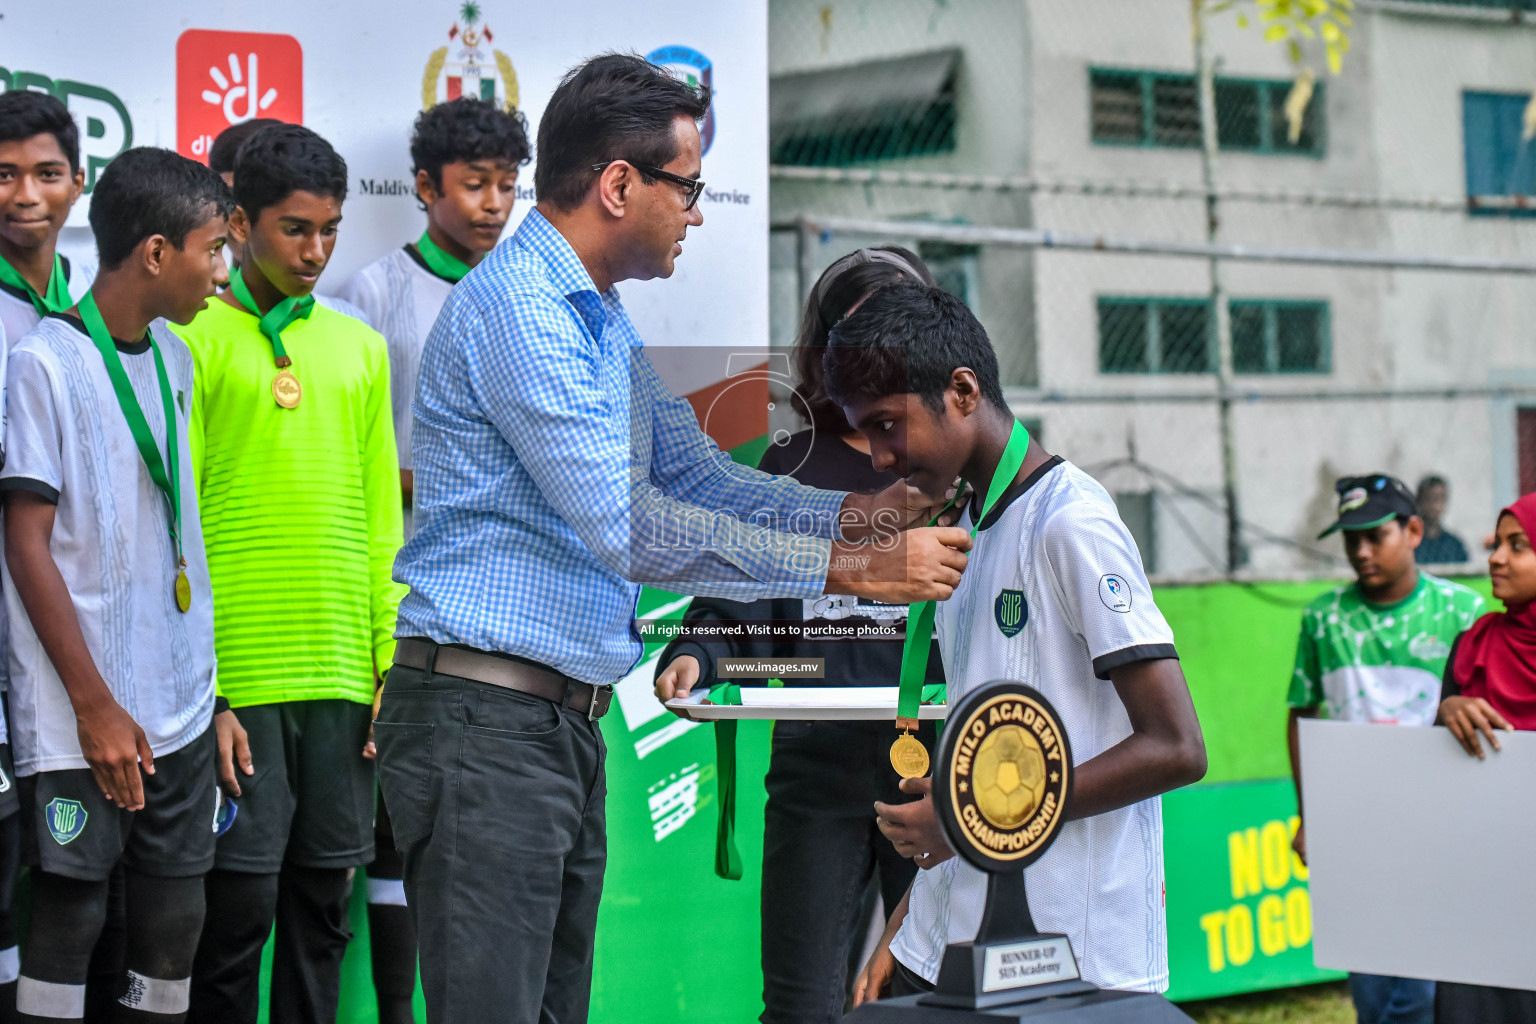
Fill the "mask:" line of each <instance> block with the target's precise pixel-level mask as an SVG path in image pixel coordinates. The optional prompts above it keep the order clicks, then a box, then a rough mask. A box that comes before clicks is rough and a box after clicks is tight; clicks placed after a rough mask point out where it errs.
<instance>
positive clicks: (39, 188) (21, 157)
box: [0, 89, 96, 372]
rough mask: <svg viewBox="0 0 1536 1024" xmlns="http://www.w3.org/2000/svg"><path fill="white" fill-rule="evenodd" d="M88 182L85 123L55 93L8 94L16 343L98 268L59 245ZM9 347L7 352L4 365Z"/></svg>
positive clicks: (2, 203)
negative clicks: (83, 150) (83, 152)
mask: <svg viewBox="0 0 1536 1024" xmlns="http://www.w3.org/2000/svg"><path fill="white" fill-rule="evenodd" d="M84 188H85V169H84V168H83V167H81V166H80V130H79V128H78V127H77V126H76V124H75V119H74V118H73V117H72V116H71V115H70V113H69V109H68V108H67V107H65V106H64V104H63V103H61V102H60V101H59V100H57V99H55V98H54V97H53V96H50V95H48V94H47V93H42V92H33V91H31V90H29V89H13V90H11V91H9V92H6V93H4V94H3V95H0V328H3V329H4V338H5V340H6V346H5V347H6V348H7V349H10V348H14V347H15V345H16V343H17V342H18V341H20V340H21V339H22V336H23V335H25V334H26V333H27V332H28V331H30V330H31V329H32V328H34V327H36V326H37V322H38V321H39V320H41V319H42V318H43V317H45V316H47V315H48V314H49V313H50V312H54V313H57V312H61V311H63V310H65V309H68V308H69V307H70V306H72V305H74V304H75V302H76V300H78V299H79V298H80V297H81V296H82V295H84V294H85V293H86V292H87V291H88V290H89V289H90V287H91V281H92V280H94V279H95V277H96V268H95V267H94V266H92V265H91V264H90V263H89V262H88V261H81V260H77V261H73V262H72V261H70V260H69V259H67V258H66V257H64V256H63V255H62V254H61V253H60V252H59V251H58V245H59V232H60V231H62V230H64V222H65V220H66V219H67V218H68V217H69V211H70V210H71V209H73V208H74V205H75V203H76V201H77V200H79V198H80V194H81V192H82V191H83V190H84ZM4 358H5V353H3V352H0V372H3V371H4V368H5V365H4Z"/></svg>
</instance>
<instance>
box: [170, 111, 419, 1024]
mask: <svg viewBox="0 0 1536 1024" xmlns="http://www.w3.org/2000/svg"><path fill="white" fill-rule="evenodd" d="M346 193H347V170H346V164H345V163H344V162H343V161H342V159H341V157H339V156H338V155H337V154H336V152H335V150H333V149H332V148H331V147H330V145H329V144H327V143H326V141H325V140H324V139H322V138H320V136H318V135H316V134H315V133H314V132H312V131H310V130H309V129H307V128H303V127H301V126H299V125H290V124H281V125H272V126H269V127H267V128H264V129H263V130H262V131H260V132H258V133H256V134H255V135H253V136H252V137H251V138H250V139H248V140H247V141H246V142H245V143H244V144H243V145H242V146H241V147H240V153H239V156H238V157H237V159H236V165H235V201H236V203H237V206H236V209H235V212H234V214H233V216H232V217H231V220H230V230H231V234H232V235H233V236H234V238H235V240H236V242H237V243H238V251H239V253H240V260H241V263H240V267H239V269H238V271H237V272H236V273H235V275H233V277H232V280H231V282H230V287H229V289H228V290H227V291H225V292H224V293H223V294H221V295H220V296H219V299H218V301H216V302H214V303H212V304H210V306H209V308H208V309H207V310H205V311H204V312H203V313H202V314H200V315H199V316H198V317H197V319H196V320H194V321H193V322H192V324H191V325H190V326H188V327H186V328H183V329H182V330H181V332H180V333H181V336H182V337H183V338H184V339H185V340H186V342H187V346H188V348H189V349H190V350H191V352H192V357H193V360H194V361H195V363H196V366H197V385H196V387H195V389H194V392H193V396H192V426H191V445H192V458H193V461H194V468H195V470H196V472H197V479H198V486H199V496H200V498H201V504H202V523H203V531H204V534H205V535H206V537H207V546H208V568H209V573H210V576H211V579H212V581H213V589H214V592H215V593H217V594H218V597H219V600H218V604H217V605H216V607H215V610H214V614H215V622H214V625H215V636H216V638H217V643H218V656H219V693H220V695H221V697H223V698H224V699H225V700H227V701H228V703H229V705H230V707H231V708H232V710H231V711H230V712H227V713H225V714H221V715H220V716H219V717H220V751H219V754H220V763H221V767H220V775H221V778H222V779H223V780H224V782H225V785H226V790H227V791H228V792H229V793H230V794H231V795H232V796H234V797H235V799H236V801H237V807H238V809H239V810H238V813H237V814H236V816H235V819H234V821H233V823H232V824H231V825H230V827H229V829H228V831H226V832H225V833H224V834H223V835H221V836H220V837H219V843H218V852H217V859H216V862H215V867H214V870H213V871H211V872H209V875H208V879H207V896H208V908H209V909H208V915H207V922H206V924H205V926H204V929H203V935H202V938H201V941H200V943H199V947H198V953H197V961H196V965H195V967H194V971H193V993H192V1019H194V1020H210V1021H212V1020H217V1021H239V1022H253V1021H255V1019H256V1016H257V1011H258V1006H259V1003H260V992H259V977H260V967H261V951H262V947H263V946H264V945H265V943H266V940H267V937H268V936H269V935H271V934H272V931H273V924H274V921H275V922H276V929H277V930H276V943H275V950H274V961H273V969H272V986H271V1019H272V1020H273V1021H274V1022H275V1024H281V1022H284V1021H296V1020H306V1021H307V1020H331V1019H334V1017H335V1014H336V1007H337V1000H338V998H339V993H340V984H341V973H340V972H341V960H342V955H343V954H344V952H345V950H346V944H347V941H348V940H349V939H350V937H351V936H350V933H349V931H348V929H347V915H346V909H347V897H348V894H349V892H350V889H351V882H350V872H351V871H352V869H354V868H356V867H358V866H360V865H362V864H366V863H368V862H369V861H370V860H371V859H372V858H373V815H374V785H375V783H374V773H373V765H372V762H371V761H369V760H367V759H366V757H365V751H364V748H365V745H366V744H367V742H368V732H369V723H370V720H371V718H372V715H371V708H372V703H373V694H374V687H375V681H376V679H377V677H378V675H379V673H382V672H383V671H384V670H385V669H387V668H388V667H389V665H390V663H391V660H392V659H393V657H394V640H393V638H392V633H393V631H394V626H395V612H396V606H397V604H398V602H399V599H400V595H401V592H402V591H403V588H401V587H399V586H398V585H396V584H395V583H394V582H393V581H392V580H391V579H390V574H391V569H392V565H393V562H394V556H395V553H396V552H397V551H398V550H399V549H400V544H401V536H400V476H399V470H398V468H397V466H396V464H395V437H394V428H393V425H392V423H391V421H390V412H389V357H388V353H387V350H386V347H385V344H384V339H383V338H382V337H380V336H379V335H378V333H376V332H375V331H373V330H372V329H370V328H369V327H368V326H367V325H366V324H364V323H362V322H361V321H360V320H357V319H355V318H353V317H349V316H345V315H342V314H339V313H337V312H336V311H334V310H332V309H329V308H327V307H326V306H324V305H322V304H319V303H317V302H316V301H315V299H314V296H313V292H314V288H315V285H316V283H317V282H318V281H319V278H320V274H321V272H322V271H323V270H324V269H325V266H326V263H327V262H328V261H329V260H330V256H331V250H332V248H333V247H334V246H335V243H336V231H337V226H338V224H339V223H340V221H341V205H342V201H343V199H345V197H346ZM246 750H248V755H247V756H248V761H244V762H243V763H241V764H240V767H239V769H238V770H237V768H236V762H237V761H241V760H242V758H241V755H242V751H246Z"/></svg>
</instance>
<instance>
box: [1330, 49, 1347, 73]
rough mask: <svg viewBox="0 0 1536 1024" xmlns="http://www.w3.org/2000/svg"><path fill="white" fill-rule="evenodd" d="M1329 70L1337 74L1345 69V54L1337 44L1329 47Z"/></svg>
mask: <svg viewBox="0 0 1536 1024" xmlns="http://www.w3.org/2000/svg"><path fill="white" fill-rule="evenodd" d="M1328 70H1329V71H1330V72H1332V73H1333V74H1335V75H1337V74H1339V73H1341V72H1342V71H1343V70H1344V54H1343V53H1342V52H1340V50H1339V48H1338V47H1337V46H1329V47H1328Z"/></svg>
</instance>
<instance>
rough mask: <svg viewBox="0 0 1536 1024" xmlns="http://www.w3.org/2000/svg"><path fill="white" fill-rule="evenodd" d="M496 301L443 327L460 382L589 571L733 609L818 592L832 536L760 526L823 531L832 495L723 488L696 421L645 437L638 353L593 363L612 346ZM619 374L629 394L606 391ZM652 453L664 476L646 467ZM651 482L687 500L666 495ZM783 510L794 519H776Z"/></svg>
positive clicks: (668, 410)
mask: <svg viewBox="0 0 1536 1024" xmlns="http://www.w3.org/2000/svg"><path fill="white" fill-rule="evenodd" d="M504 298H507V299H510V301H501V302H497V303H493V304H484V305H482V304H480V303H476V308H475V309H474V311H473V312H472V313H470V314H469V315H467V316H464V317H463V322H462V323H461V324H460V325H458V326H457V327H456V333H457V334H458V336H459V338H460V339H461V344H463V346H464V349H465V350H466V351H467V352H468V353H469V356H470V358H471V360H472V361H471V364H470V366H469V379H470V380H471V381H473V382H475V386H476V388H477V390H478V391H479V395H478V398H479V405H480V408H481V409H482V410H484V411H485V413H486V415H487V416H489V417H490V419H491V421H492V422H493V423H494V424H495V426H496V428H497V430H498V431H499V432H500V433H501V435H502V436H503V437H504V438H505V439H506V441H507V443H508V444H509V445H511V446H512V449H513V451H514V452H515V453H516V455H517V459H518V462H519V463H520V464H521V466H522V467H523V468H524V469H525V470H526V471H527V473H528V475H529V476H531V477H532V478H533V482H534V483H535V484H536V485H537V486H538V489H539V491H540V493H541V494H542V495H543V496H544V497H545V498H546V499H547V500H548V501H549V503H550V505H551V506H552V507H553V509H554V511H555V512H556V513H557V514H558V515H559V516H560V518H561V519H563V520H564V521H565V522H566V523H567V524H569V525H570V527H571V528H572V529H573V530H574V531H575V532H576V534H577V535H578V536H579V537H580V538H581V541H582V543H584V544H585V545H586V546H587V547H588V548H589V550H590V551H591V552H592V553H593V554H594V555H595V556H596V557H597V559H598V560H599V561H600V562H602V564H603V565H605V566H606V567H608V569H610V570H611V571H612V572H614V573H615V574H617V575H619V576H620V577H622V578H624V579H626V580H629V581H630V582H633V583H643V584H648V585H652V586H659V587H665V588H667V589H669V590H675V591H683V592H686V593H690V594H694V595H711V596H715V597H727V598H731V599H733V600H755V599H757V598H759V597H766V596H807V597H809V596H814V595H815V594H819V593H820V592H821V591H822V588H823V586H824V584H825V580H826V572H827V562H828V557H829V554H830V544H829V543H828V540H827V539H826V537H827V536H828V535H829V534H830V533H831V530H832V527H830V526H823V527H822V528H821V529H819V530H818V531H817V533H818V534H819V536H817V535H813V536H804V535H796V534H791V533H788V532H783V531H779V530H777V529H775V528H774V527H776V526H777V525H779V523H780V522H781V521H784V520H792V519H794V518H800V519H816V518H817V517H818V516H820V517H821V518H824V519H827V520H832V521H835V517H836V507H835V506H836V505H840V504H841V502H842V495H841V494H830V493H828V492H818V491H815V490H813V489H811V488H806V487H802V486H800V485H799V484H795V483H794V482H793V481H790V483H789V487H785V486H783V485H780V484H778V483H773V484H769V485H766V486H765V485H764V484H763V483H760V482H758V481H756V480H750V481H749V480H748V479H745V478H744V477H738V476H736V475H735V474H737V473H742V472H743V471H742V470H741V468H740V467H736V466H735V464H734V463H731V462H730V460H729V457H728V456H724V455H723V454H721V453H716V454H719V455H720V459H721V460H722V461H723V463H725V464H726V465H722V464H721V463H719V462H716V460H715V459H714V458H713V457H712V456H711V452H710V450H711V449H712V448H713V445H712V444H710V442H709V441H708V439H707V438H705V436H704V435H703V433H702V431H701V430H700V429H699V427H698V424H697V421H696V420H695V421H694V423H693V425H692V428H691V431H689V430H688V429H687V428H686V427H685V426H683V425H682V424H680V423H675V422H674V423H671V424H669V425H665V429H663V430H659V431H655V432H653V430H652V429H651V428H655V427H659V426H663V421H664V420H665V419H666V416H667V415H672V416H673V417H674V418H675V415H676V414H675V411H674V410H675V408H676V406H675V405H672V406H667V405H663V406H661V411H662V412H663V413H664V415H663V416H659V417H658V416H654V414H655V413H656V412H657V411H658V408H657V407H658V403H657V394H656V391H655V388H656V387H658V386H660V382H659V381H657V380H655V379H654V378H655V371H654V369H653V368H651V367H650V362H649V360H648V359H646V358H645V356H644V353H643V350H642V349H640V348H639V347H633V348H630V347H628V346H625V351H623V352H618V353H616V352H612V351H605V349H609V348H611V347H612V346H614V345H617V344H621V343H622V342H623V340H624V339H623V338H622V337H614V336H605V337H604V338H603V339H601V340H599V341H598V342H597V344H596V345H594V343H593V340H592V339H591V338H590V337H589V336H587V334H586V333H585V332H584V331H583V330H582V324H581V321H580V319H579V317H578V316H575V315H571V314H570V313H566V312H565V311H563V310H562V309H561V305H563V303H552V302H550V301H548V297H541V296H539V295H537V294H532V295H530V294H528V293H527V292H526V291H515V292H514V293H513V294H512V295H511V296H504ZM541 298H542V299H543V301H541ZM606 333H607V332H605V334H606ZM615 333H616V332H615ZM605 355H607V356H608V358H606V359H605V358H604V356H605ZM615 356H619V357H620V358H617V359H615V358H614V357H615ZM621 372H624V373H628V374H630V382H629V383H630V386H629V387H627V388H617V389H616V388H615V387H613V386H612V385H613V383H614V380H613V377H614V376H615V375H617V374H618V373H621ZM626 393H627V394H626ZM679 401H680V400H679ZM689 416H690V417H691V416H692V414H691V413H689ZM672 446H677V447H679V448H680V449H681V454H675V453H671V452H669V448H671V447H672ZM664 452H666V453H668V454H667V456H666V459H667V461H666V462H665V463H664V464H663V465H665V466H666V467H667V468H668V469H669V470H670V473H666V472H660V471H659V468H660V467H658V466H657V465H656V464H655V463H653V462H652V459H654V458H656V457H658V456H659V455H660V454H661V453H664ZM754 475H755V476H756V475H757V474H755V472H754ZM658 477H659V478H660V479H661V481H662V482H663V483H666V484H667V485H668V487H669V489H670V488H671V487H672V486H678V487H679V488H680V489H681V490H683V492H684V493H685V494H687V495H688V496H689V497H692V498H694V499H696V500H694V501H688V500H680V499H679V498H677V497H673V496H672V495H671V494H669V493H668V492H667V491H666V490H663V488H662V487H660V486H658V483H657V478H658ZM768 479H769V478H768V477H766V476H765V475H763V476H762V480H768ZM785 505H789V506H791V508H790V510H789V511H791V512H792V513H793V512H800V511H805V512H806V513H807V515H805V516H802V517H794V516H793V515H790V516H786V515H784V512H785V511H786V509H785V508H784V507H783V506H785ZM828 506H834V507H831V508H829V507H828Z"/></svg>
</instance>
